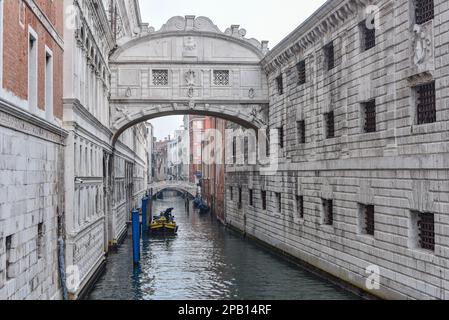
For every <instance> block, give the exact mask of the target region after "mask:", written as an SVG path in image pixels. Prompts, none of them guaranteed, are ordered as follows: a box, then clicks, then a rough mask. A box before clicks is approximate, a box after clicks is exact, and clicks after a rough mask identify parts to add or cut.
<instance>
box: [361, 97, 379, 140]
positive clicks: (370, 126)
mask: <svg viewBox="0 0 449 320" xmlns="http://www.w3.org/2000/svg"><path fill="white" fill-rule="evenodd" d="M364 109H365V110H364V115H365V124H364V131H365V132H367V133H368V132H376V130H377V125H376V101H375V100H372V101H369V102H366V103H364Z"/></svg>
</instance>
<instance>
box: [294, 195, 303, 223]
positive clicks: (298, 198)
mask: <svg viewBox="0 0 449 320" xmlns="http://www.w3.org/2000/svg"><path fill="white" fill-rule="evenodd" d="M296 210H297V212H298V216H299V218H301V219H304V197H303V196H296Z"/></svg>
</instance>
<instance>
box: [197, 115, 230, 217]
mask: <svg viewBox="0 0 449 320" xmlns="http://www.w3.org/2000/svg"><path fill="white" fill-rule="evenodd" d="M226 129H227V121H226V120H223V119H218V118H214V117H206V118H205V121H204V130H205V135H204V138H203V141H204V143H203V162H204V170H203V173H204V176H203V178H202V197H203V200H204V201H206V203H207V205H208V206H209V207H210V208H211V211H212V214H213V215H215V216H216V217H217V218H218V220H220V221H222V222H225V206H224V205H225V168H226V163H225V157H226V136H225V135H226Z"/></svg>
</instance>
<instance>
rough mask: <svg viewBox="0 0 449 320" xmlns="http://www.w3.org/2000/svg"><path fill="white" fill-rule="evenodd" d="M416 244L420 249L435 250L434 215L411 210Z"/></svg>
mask: <svg viewBox="0 0 449 320" xmlns="http://www.w3.org/2000/svg"><path fill="white" fill-rule="evenodd" d="M412 218H413V224H414V225H412V229H413V230H414V232H415V234H414V237H416V240H417V242H416V245H417V247H418V248H420V249H424V250H430V251H435V215H434V214H433V213H428V212H416V211H414V212H412Z"/></svg>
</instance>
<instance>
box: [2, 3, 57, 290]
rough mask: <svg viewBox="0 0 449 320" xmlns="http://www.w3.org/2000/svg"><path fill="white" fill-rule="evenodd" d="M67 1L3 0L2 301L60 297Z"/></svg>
mask: <svg viewBox="0 0 449 320" xmlns="http://www.w3.org/2000/svg"><path fill="white" fill-rule="evenodd" d="M62 34H63V8H62V1H9V0H6V1H5V0H1V1H0V154H1V161H0V163H1V164H0V175H1V179H0V299H56V298H61V289H60V280H59V272H58V258H57V257H58V237H59V236H61V226H62V225H61V219H60V218H61V215H62V212H63V207H62V203H63V192H62V190H63V189H64V186H63V184H62V183H63V172H62V168H63V143H64V139H65V137H66V132H65V131H64V130H63V129H61V121H62V59H63V40H62V37H63V36H62Z"/></svg>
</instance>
